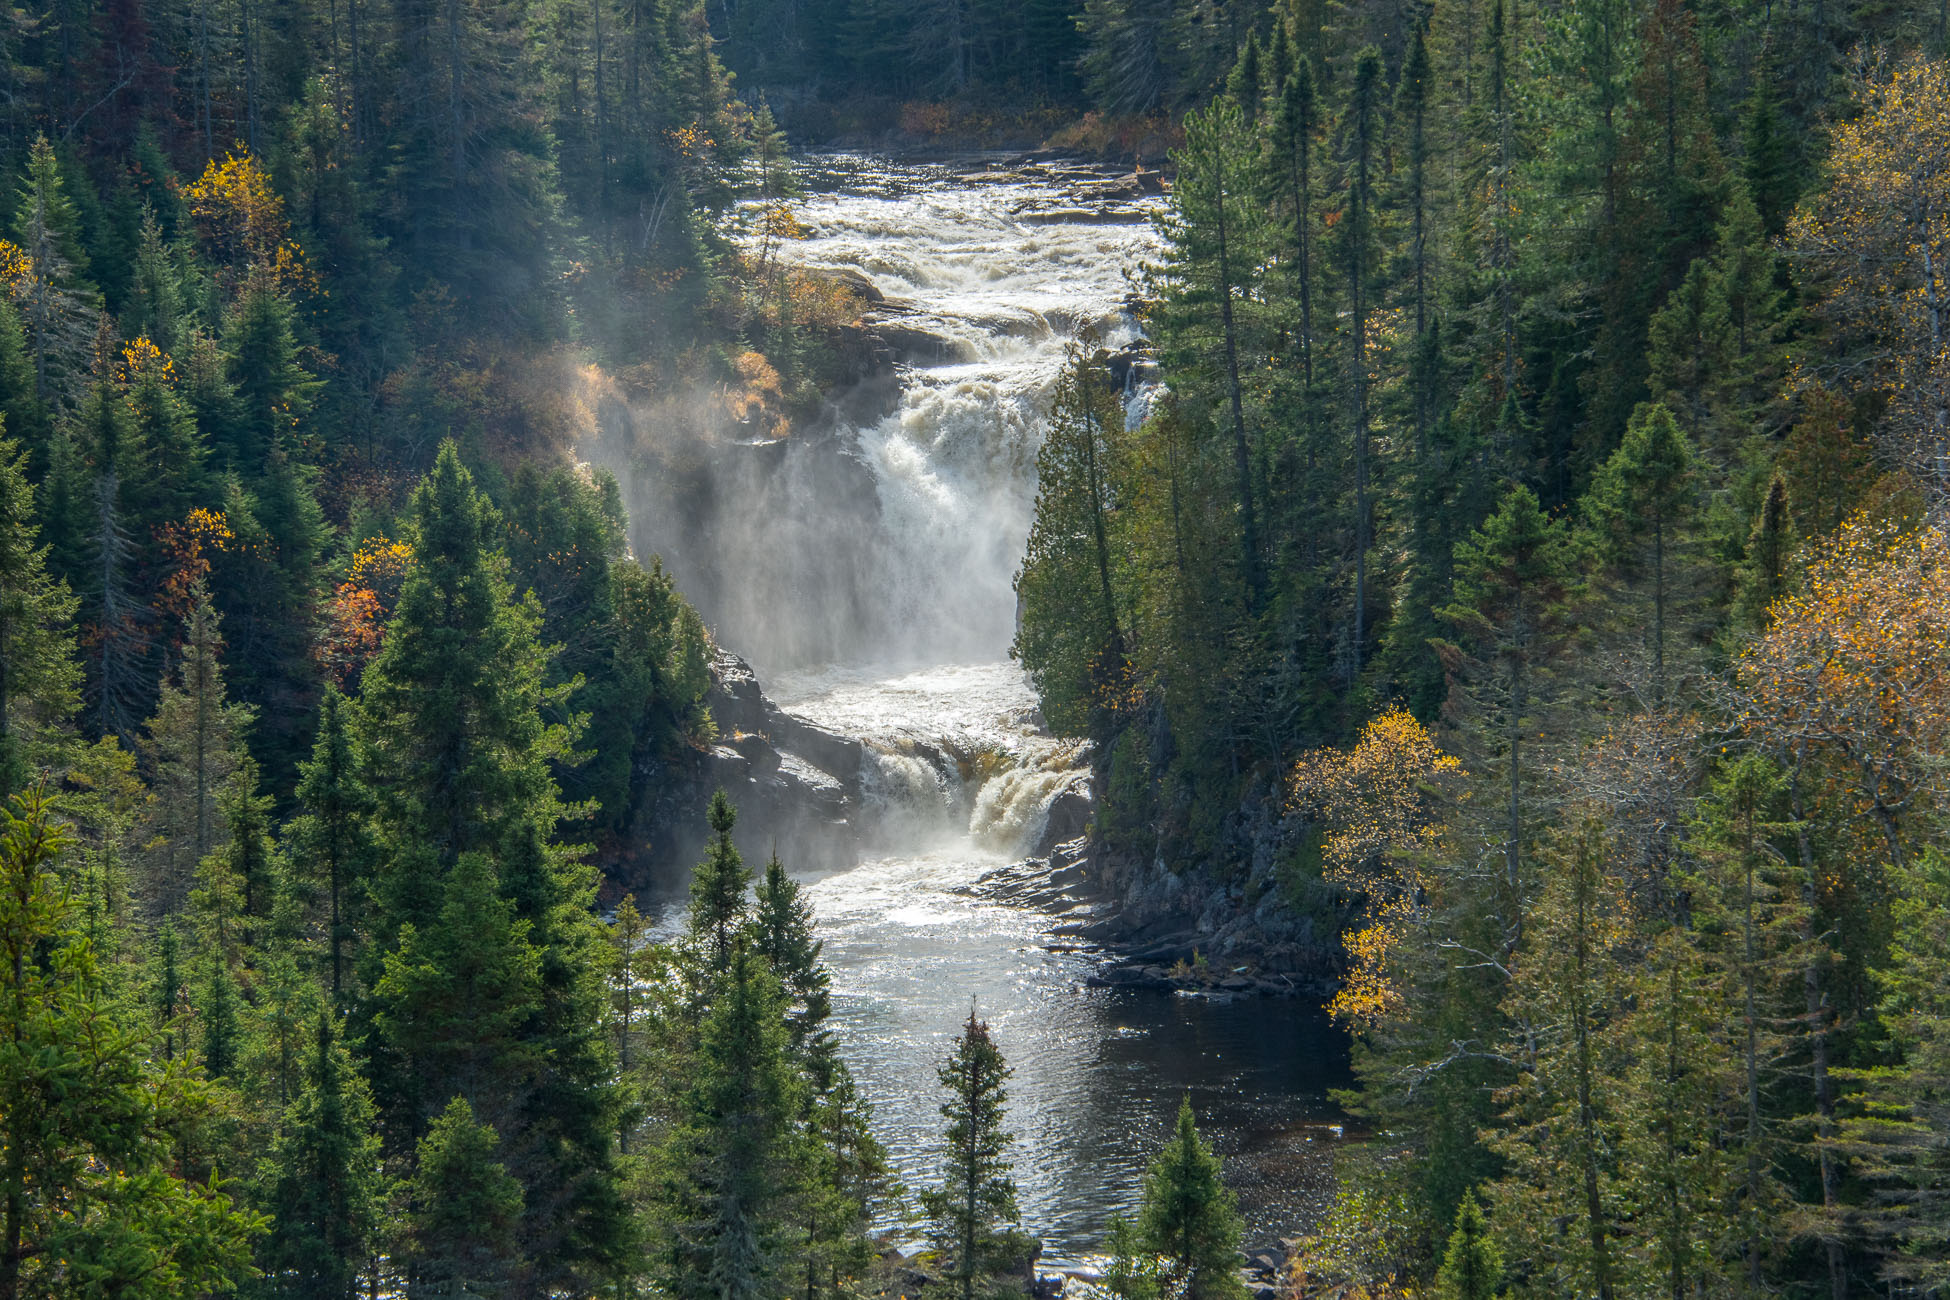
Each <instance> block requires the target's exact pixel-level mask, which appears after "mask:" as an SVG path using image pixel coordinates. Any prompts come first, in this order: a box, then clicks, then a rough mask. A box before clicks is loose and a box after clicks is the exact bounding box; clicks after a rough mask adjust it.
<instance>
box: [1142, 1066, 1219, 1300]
mask: <svg viewBox="0 0 1950 1300" xmlns="http://www.w3.org/2000/svg"><path fill="white" fill-rule="evenodd" d="M1241 1226H1242V1225H1241V1223H1240V1219H1239V1211H1238V1208H1237V1206H1236V1204H1235V1202H1234V1199H1233V1195H1232V1193H1231V1192H1230V1191H1229V1190H1227V1188H1226V1186H1225V1184H1224V1183H1223V1182H1222V1181H1220V1176H1219V1160H1218V1157H1217V1156H1214V1155H1213V1154H1212V1152H1211V1150H1210V1148H1208V1147H1207V1146H1206V1145H1205V1141H1204V1139H1203V1138H1201V1137H1200V1136H1199V1133H1198V1126H1197V1124H1196V1123H1195V1122H1194V1120H1193V1118H1192V1099H1191V1097H1190V1096H1189V1095H1187V1096H1186V1097H1185V1098H1184V1100H1183V1101H1181V1102H1180V1103H1179V1106H1178V1125H1177V1131H1176V1133H1174V1134H1173V1136H1172V1139H1171V1140H1170V1141H1169V1142H1167V1143H1165V1148H1164V1150H1163V1151H1160V1152H1159V1153H1158V1158H1157V1159H1156V1160H1153V1161H1152V1162H1151V1167H1150V1168H1149V1169H1148V1170H1146V1171H1145V1175H1144V1200H1143V1203H1142V1206H1141V1208H1140V1209H1139V1210H1138V1218H1137V1240H1138V1243H1139V1247H1140V1249H1141V1250H1143V1251H1144V1252H1145V1253H1147V1254H1151V1255H1156V1256H1159V1257H1161V1259H1162V1261H1163V1282H1164V1292H1163V1293H1164V1294H1165V1295H1175V1296H1184V1297H1186V1300H1238V1298H1239V1297H1243V1296H1244V1295H1245V1294H1246V1288H1245V1285H1244V1284H1243V1283H1242V1282H1240V1280H1239V1234H1240V1230H1241Z"/></svg>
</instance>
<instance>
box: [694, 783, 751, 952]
mask: <svg viewBox="0 0 1950 1300" xmlns="http://www.w3.org/2000/svg"><path fill="white" fill-rule="evenodd" d="M705 820H706V821H707V822H708V823H709V824H710V827H711V842H710V844H708V845H707V846H706V847H705V850H704V860H703V861H702V862H700V863H698V864H697V867H696V868H695V869H694V870H693V871H692V872H691V910H690V918H689V920H688V922H687V925H688V927H689V931H690V940H691V943H692V944H693V945H694V946H695V947H696V948H697V950H698V951H699V953H700V954H701V955H702V957H703V959H704V963H705V969H706V971H707V972H708V973H711V974H715V975H722V974H723V973H724V972H725V971H727V970H729V969H730V968H731V956H732V952H733V950H734V949H736V948H737V946H738V941H739V939H740V937H741V936H742V934H743V932H744V927H745V924H746V921H747V919H748V918H749V916H750V906H749V904H748V902H747V899H746V891H747V890H749V889H750V888H751V883H752V873H751V871H750V869H749V868H747V867H746V866H745V860H744V858H743V857H741V856H740V855H739V853H738V848H737V846H736V845H734V844H733V843H732V842H731V828H732V827H733V826H735V825H737V824H738V810H737V809H736V808H735V807H733V806H732V803H731V800H730V799H729V798H727V797H726V796H725V792H724V791H723V790H718V791H715V792H714V793H713V794H712V795H711V806H710V807H709V808H708V809H706V810H705Z"/></svg>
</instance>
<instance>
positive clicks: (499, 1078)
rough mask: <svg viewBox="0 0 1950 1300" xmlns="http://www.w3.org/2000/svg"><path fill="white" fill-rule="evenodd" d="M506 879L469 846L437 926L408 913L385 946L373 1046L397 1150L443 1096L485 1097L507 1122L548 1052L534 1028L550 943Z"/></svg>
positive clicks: (494, 1119)
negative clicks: (501, 885)
mask: <svg viewBox="0 0 1950 1300" xmlns="http://www.w3.org/2000/svg"><path fill="white" fill-rule="evenodd" d="M497 884H498V882H497V880H496V878H495V875H494V869H493V867H492V866H491V865H490V864H489V862H488V861H487V859H486V857H485V856H484V855H482V854H478V853H470V854H468V855H466V856H465V857H463V858H462V859H461V860H460V861H459V862H458V863H456V864H455V866H454V869H453V870H452V871H450V872H449V873H447V877H446V879H445V881H444V882H443V887H442V893H443V895H444V897H443V900H442V904H441V908H440V911H439V912H438V913H437V914H436V915H435V916H433V917H431V918H429V920H428V922H427V924H426V926H425V928H421V927H419V926H416V925H414V924H412V923H411V922H408V923H407V924H406V925H405V926H404V927H402V928H401V931H400V933H399V936H398V938H397V943H396V946H394V947H392V948H391V949H389V950H388V951H387V952H386V954H385V959H384V971H383V973H382V974H381V975H380V976H379V978H378V980H377V981H376V983H375V984H374V986H373V1003H374V1005H375V1007H376V1008H377V1011H376V1014H375V1015H374V1029H375V1031H376V1038H375V1041H373V1042H371V1043H369V1045H368V1051H369V1052H370V1053H371V1058H372V1064H371V1067H370V1068H371V1072H372V1074H373V1076H374V1079H375V1091H376V1092H377V1093H378V1094H379V1096H380V1097H382V1098H384V1099H385V1100H386V1101H388V1102H390V1106H389V1108H387V1109H386V1110H384V1111H382V1115H381V1119H382V1122H383V1123H384V1125H385V1129H386V1131H387V1133H388V1135H389V1137H390V1138H391V1139H392V1145H393V1146H394V1148H395V1149H400V1148H402V1147H403V1148H405V1149H409V1150H410V1149H411V1141H412V1140H413V1139H415V1138H417V1137H418V1136H420V1135H421V1134H422V1133H424V1132H425V1126H426V1125H427V1124H428V1123H429V1122H431V1121H432V1120H433V1119H434V1117H435V1116H436V1115H437V1114H438V1113H439V1112H440V1108H441V1099H442V1098H448V1099H451V1098H453V1097H454V1096H455V1095H456V1094H460V1095H464V1096H469V1097H473V1098H475V1099H476V1100H477V1101H478V1103H479V1105H478V1107H477V1109H479V1110H481V1111H484V1112H485V1115H484V1116H483V1118H484V1119H485V1121H486V1122H488V1123H491V1124H493V1125H494V1126H495V1128H496V1129H500V1128H502V1127H504V1126H505V1125H508V1124H510V1123H512V1122H513V1121H514V1120H515V1118H516V1117H517V1116H518V1115H520V1114H521V1113H522V1110H523V1107H524V1104H525V1103H526V1102H527V1100H528V1093H529V1090H530V1089H531V1088H533V1086H534V1079H535V1073H536V1070H537V1067H538V1065H539V1062H538V1061H537V1059H536V1048H535V1047H534V1046H532V1045H531V1044H529V1043H527V1042H525V1041H524V1037H525V1031H526V1029H527V1028H528V1025H529V1022H530V1020H531V1019H532V1018H533V1017H534V1015H535V1014H536V1012H537V1010H538V1009H539V1007H540V1005H541V964H542V963H541V954H540V953H539V952H537V951H536V949H535V946H534V945H533V944H532V943H530V942H529V928H530V927H529V925H528V923H527V922H526V921H523V920H520V919H518V918H517V917H516V916H515V914H514V913H515V909H514V906H513V904H511V903H509V902H507V901H506V900H504V899H502V898H501V897H500V894H499V890H498V889H497Z"/></svg>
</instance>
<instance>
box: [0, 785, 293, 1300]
mask: <svg viewBox="0 0 1950 1300" xmlns="http://www.w3.org/2000/svg"><path fill="white" fill-rule="evenodd" d="M66 847H67V844H66V838H65V834H64V832H63V831H62V830H61V829H60V828H59V826H58V824H57V823H56V822H55V820H54V818H53V815H52V809H51V808H50V807H49V806H48V804H47V802H46V801H45V799H43V798H42V797H41V796H39V795H37V794H30V795H28V796H27V797H25V798H17V799H14V800H11V801H9V804H8V806H6V807H0V1021H3V1022H4V1023H5V1024H7V1025H8V1026H9V1027H10V1030H11V1032H9V1033H8V1034H6V1035H0V1151H4V1152H6V1156H7V1158H6V1159H5V1160H4V1161H0V1298H4V1300H27V1298H28V1297H36V1296H48V1295H58V1294H63V1293H67V1292H71V1291H73V1290H74V1289H76V1288H77V1287H79V1288H82V1289H84V1290H89V1291H93V1292H94V1293H96V1294H101V1295H117V1296H127V1297H131V1298H132V1300H166V1298H169V1297H177V1296H183V1295H194V1294H199V1293H204V1292H213V1291H223V1290H227V1289H229V1288H230V1287H231V1286H233V1285H235V1284H237V1283H239V1282H242V1281H243V1280H244V1277H245V1275H246V1270H247V1269H248V1267H249V1262H250V1240H251V1238H252V1237H253V1236H254V1235H256V1234H257V1233H258V1232H260V1231H261V1230H262V1229H263V1226H264V1224H263V1220H262V1219H261V1218H260V1217H259V1216H257V1215H255V1214H252V1213H250V1212H248V1211H245V1210H242V1209H239V1208H237V1207H236V1206H235V1205H234V1204H233V1203H232V1201H231V1197H230V1195H229V1194H228V1193H227V1192H226V1191H224V1190H223V1188H222V1187H221V1186H220V1185H218V1184H216V1183H215V1182H197V1181H193V1180H191V1179H189V1178H186V1177H184V1176H183V1173H182V1171H181V1165H180V1163H179V1159H178V1157H179V1155H180V1147H179V1145H178V1142H179V1137H180V1134H181V1131H182V1128H183V1126H185V1125H187V1124H190V1123H192V1122H193V1121H194V1117H196V1116H197V1115H199V1114H200V1113H202V1112H204V1110H205V1108H206V1107H207V1106H208V1105H209V1104H210V1102H211V1098H210V1095H209V1092H208V1090H207V1088H206V1086H205V1085H204V1084H202V1083H201V1082H200V1081H198V1080H196V1079H195V1077H194V1075H193V1074H192V1073H191V1072H190V1071H187V1070H185V1069H184V1068H183V1067H182V1066H181V1065H180V1064H174V1065H172V1064H168V1063H159V1062H158V1061H157V1060H156V1059H155V1056H154V1053H153V1046H154V1043H155V1036H154V1034H153V1033H152V1032H151V1031H148V1030H146V1029H145V1028H144V1027H142V1026H140V1025H137V1024H135V1023H132V1021H131V1019H130V1018H129V1016H128V1007H127V1003H126V1002H125V1000H124V999H122V998H121V997H119V996H118V994H117V992H116V990H115V989H114V988H113V987H112V986H111V982H110V979H109V975H108V972H107V971H105V970H104V969H103V967H102V965H101V963H100V961H99V960H98V959H97V957H96V954H95V952H94V950H93V946H92V945H91V944H90V943H89V942H88V940H87V938H86V936H85V935H83V934H81V933H80V932H79V931H78V929H77V928H76V918H75V914H74V907H73V903H72V902H71V901H70V898H69V895H68V891H67V889H66V887H65V886H64V885H63V883H62V882H61V879H60V868H59V862H60V857H61V855H62V853H63V852H64V851H65V849H66ZM78 1206H86V1207H88V1209H89V1212H88V1213H86V1214H77V1213H76V1212H75V1210H76V1207H78Z"/></svg>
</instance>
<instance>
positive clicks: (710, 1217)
mask: <svg viewBox="0 0 1950 1300" xmlns="http://www.w3.org/2000/svg"><path fill="white" fill-rule="evenodd" d="M782 1003H783V998H782V995H781V990H780V988H779V982H778V979H777V977H776V976H774V975H773V974H772V973H771V971H770V970H768V969H767V967H766V965H765V962H764V960H763V959H762V958H760V957H759V956H757V955H756V954H755V953H753V952H752V950H751V947H750V945H749V944H748V943H746V942H745V941H744V939H743V938H742V936H741V937H740V938H739V939H738V940H737V941H736V942H735V943H734V945H733V947H732V949H731V951H730V953H729V955H728V959H727V963H726V965H725V967H724V969H723V971H722V972H721V974H720V975H719V977H718V980H717V982H716V987H715V996H714V998H713V999H712V1003H711V1006H710V1009H709V1010H708V1011H707V1013H706V1014H705V1017H704V1021H703V1024H702V1025H701V1027H700V1029H699V1033H698V1045H697V1056H696V1059H695V1062H694V1072H693V1075H692V1077H691V1079H690V1081H689V1083H688V1085H687V1086H685V1087H684V1089H683V1095H682V1101H681V1102H680V1106H679V1110H678V1113H677V1116H676V1123H675V1125H674V1126H673V1129H672V1134H671V1138H670V1141H669V1144H668V1146H667V1149H666V1151H665V1152H664V1154H663V1158H662V1163H663V1165H664V1168H665V1169H666V1170H667V1171H668V1172H667V1174H666V1177H667V1179H668V1180H669V1186H668V1191H667V1193H666V1195H667V1196H668V1197H669V1205H670V1217H669V1219H668V1220H667V1223H668V1229H667V1231H668V1233H669V1236H670V1240H669V1242H668V1245H667V1247H666V1254H665V1261H666V1262H665V1268H664V1277H663V1282H664V1285H665V1286H666V1288H667V1289H668V1290H669V1291H670V1293H671V1294H673V1295H676V1296H684V1297H690V1296H698V1297H703V1296H717V1297H727V1298H730V1300H756V1297H760V1296H764V1295H769V1294H773V1293H774V1288H776V1287H777V1286H778V1285H779V1282H780V1279H781V1278H783V1277H790V1276H792V1272H791V1271H789V1270H788V1269H787V1267H786V1265H787V1261H786V1258H785V1253H784V1252H785V1239H784V1238H785V1233H784V1228H785V1222H784V1221H785V1211H786V1209H787V1207H789V1206H790V1205H791V1204H792V1202H793V1201H794V1199H795V1198H797V1197H798V1196H799V1195H801V1194H802V1191H803V1188H804V1180H805V1174H806V1160H805V1155H804V1152H803V1148H802V1143H803V1138H802V1135H801V1132H800V1130H799V1127H798V1125H797V1123H796V1120H797V1117H798V1115H799V1113H800V1110H801V1105H802V1103H801V1097H800V1093H801V1089H802V1088H803V1084H802V1082H801V1081H800V1079H799V1078H798V1077H797V1075H796V1074H795V1072H794V1071H793V1069H792V1065H791V1059H790V1056H789V1055H788V1051H787V1039H786V1033H785V1024H784V1015H783V1006H782Z"/></svg>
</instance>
